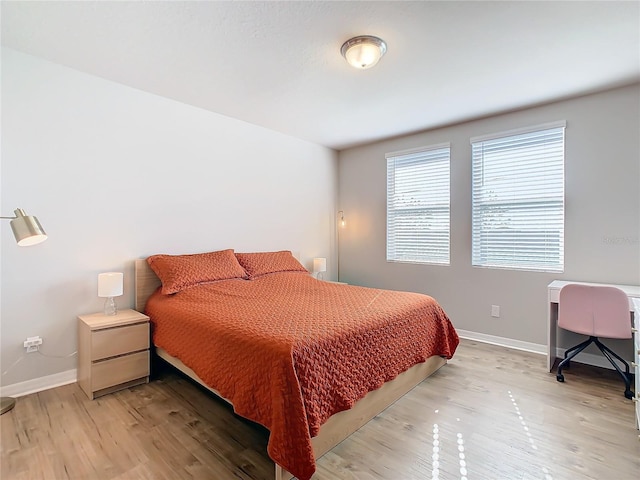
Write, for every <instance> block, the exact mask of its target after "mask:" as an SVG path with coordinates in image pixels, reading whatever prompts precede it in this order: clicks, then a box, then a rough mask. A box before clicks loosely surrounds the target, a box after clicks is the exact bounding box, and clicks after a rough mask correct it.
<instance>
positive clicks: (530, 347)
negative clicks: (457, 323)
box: [456, 329, 547, 355]
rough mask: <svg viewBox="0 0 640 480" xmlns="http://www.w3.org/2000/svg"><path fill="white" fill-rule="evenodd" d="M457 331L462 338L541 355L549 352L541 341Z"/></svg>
mask: <svg viewBox="0 0 640 480" xmlns="http://www.w3.org/2000/svg"><path fill="white" fill-rule="evenodd" d="M456 331H457V332H458V335H459V336H460V338H466V339H467V340H475V341H477V342H482V343H490V344H491V345H498V346H500V347H508V348H513V349H515V350H523V351H525V352H531V353H539V354H541V355H546V354H547V346H546V345H542V344H539V343H530V342H523V341H521V340H514V339H513V338H506V337H497V336H495V335H487V334H486V333H479V332H470V331H469V330H459V329H456Z"/></svg>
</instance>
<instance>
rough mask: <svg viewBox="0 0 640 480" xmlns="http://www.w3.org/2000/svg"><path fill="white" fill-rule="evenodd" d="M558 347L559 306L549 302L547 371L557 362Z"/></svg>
mask: <svg viewBox="0 0 640 480" xmlns="http://www.w3.org/2000/svg"><path fill="white" fill-rule="evenodd" d="M557 345H558V304H557V303H552V302H551V301H550V302H549V313H548V314H547V369H548V370H549V371H551V370H552V369H553V364H554V363H555V362H556V351H557Z"/></svg>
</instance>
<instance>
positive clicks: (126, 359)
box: [78, 310, 150, 399]
mask: <svg viewBox="0 0 640 480" xmlns="http://www.w3.org/2000/svg"><path fill="white" fill-rule="evenodd" d="M149 343H150V342H149V317H147V316H146V315H144V314H142V313H139V312H136V311H135V310H122V311H119V312H118V313H117V314H116V315H110V316H107V315H104V314H102V313H94V314H91V315H80V316H79V317H78V384H79V385H80V387H81V388H82V390H84V392H85V393H86V394H87V395H88V396H89V398H91V399H94V398H95V397H98V396H100V395H105V394H107V393H111V392H115V391H116V390H120V389H123V388H127V387H132V386H134V385H140V384H141V383H148V382H149Z"/></svg>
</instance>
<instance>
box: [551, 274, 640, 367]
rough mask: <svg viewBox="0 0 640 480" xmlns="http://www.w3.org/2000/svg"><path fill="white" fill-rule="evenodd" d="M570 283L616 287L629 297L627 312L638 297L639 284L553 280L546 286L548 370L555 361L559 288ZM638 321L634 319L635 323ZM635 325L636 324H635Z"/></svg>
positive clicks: (632, 307)
mask: <svg viewBox="0 0 640 480" xmlns="http://www.w3.org/2000/svg"><path fill="white" fill-rule="evenodd" d="M570 283H579V284H580V285H593V286H596V287H597V286H600V287H602V286H604V287H616V288H619V289H620V290H622V291H623V292H624V293H626V294H627V296H628V297H629V312H633V311H634V304H633V299H634V298H637V299H640V286H637V285H612V284H607V283H587V282H572V281H565V280H554V281H553V282H551V283H550V284H549V286H548V287H547V292H548V297H549V312H548V314H547V368H548V369H549V371H551V369H552V368H553V364H554V363H555V361H556V351H557V346H558V345H557V339H558V300H559V299H560V289H561V288H562V287H564V286H565V285H568V284H570ZM637 323H640V322H638V321H636V324H637ZM636 326H637V325H636Z"/></svg>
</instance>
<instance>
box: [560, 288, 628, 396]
mask: <svg viewBox="0 0 640 480" xmlns="http://www.w3.org/2000/svg"><path fill="white" fill-rule="evenodd" d="M558 325H559V326H560V327H561V328H564V329H565V330H569V331H571V332H576V333H581V334H583V335H589V340H585V341H584V342H582V343H580V344H579V345H576V346H575V347H571V348H570V349H569V350H567V351H566V352H565V354H564V360H562V362H560V364H559V365H558V372H557V374H556V379H557V380H558V381H559V382H564V375H562V369H563V368H564V367H569V365H570V362H571V359H572V358H573V357H575V356H576V355H578V354H579V353H580V352H582V351H583V350H584V349H585V348H587V347H588V346H589V345H591V344H592V343H595V344H596V345H597V347H598V348H599V349H600V351H601V352H602V354H603V355H604V356H605V357H607V359H608V360H609V362H611V364H612V365H613V366H614V368H615V369H616V370H617V371H618V373H619V374H620V376H621V377H622V379H623V380H624V385H625V390H624V396H625V397H627V398H633V392H632V391H631V374H630V373H629V364H628V363H627V362H625V361H624V360H623V359H622V358H621V357H620V356H619V355H617V354H616V353H615V352H614V351H613V350H611V349H610V348H609V347H607V346H606V345H604V344H603V343H602V342H600V340H599V339H598V337H604V338H631V314H630V310H629V299H628V298H627V294H626V293H624V292H623V291H622V290H620V289H619V288H614V287H604V286H603V287H600V286H592V285H579V284H575V283H572V284H569V285H566V286H564V287H562V289H561V290H560V300H559V303H558ZM613 357H615V358H616V359H617V360H619V361H620V362H621V363H622V364H624V366H625V368H626V373H625V372H623V371H622V369H621V368H620V366H618V364H617V363H616V362H615V361H614V360H613Z"/></svg>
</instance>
